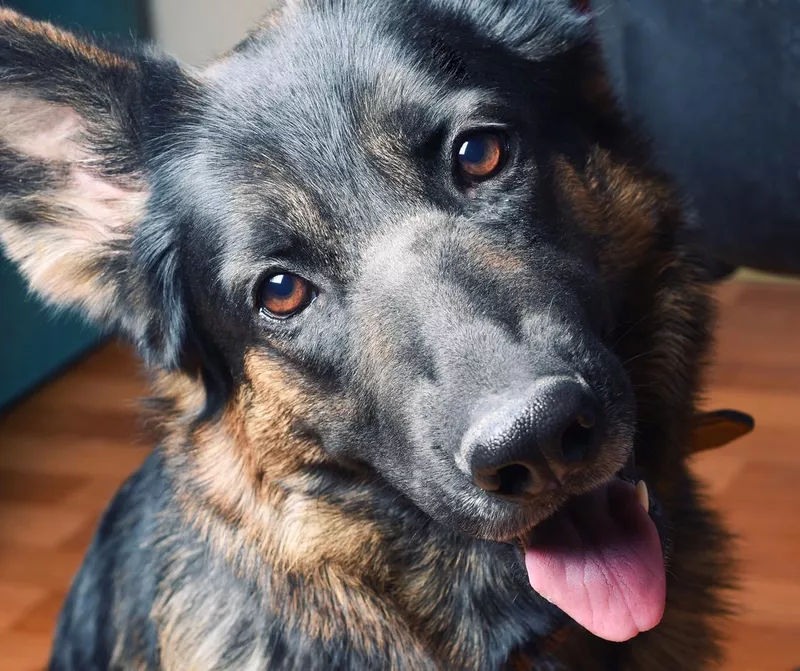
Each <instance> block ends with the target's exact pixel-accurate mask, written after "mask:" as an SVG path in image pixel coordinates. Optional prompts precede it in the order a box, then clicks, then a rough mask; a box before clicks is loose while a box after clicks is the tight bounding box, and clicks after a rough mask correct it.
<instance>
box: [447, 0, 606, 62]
mask: <svg viewBox="0 0 800 671" xmlns="http://www.w3.org/2000/svg"><path fill="white" fill-rule="evenodd" d="M437 2H438V3H440V4H444V5H445V6H447V7H449V8H450V10H451V11H452V10H455V11H456V12H458V13H462V14H463V15H465V16H466V17H467V18H468V19H469V20H470V22H471V23H472V24H473V25H474V26H476V27H477V28H478V29H479V30H480V31H482V32H484V33H486V34H487V36H488V37H489V38H490V39H492V40H495V41H497V42H499V43H501V44H503V45H505V46H506V47H507V48H509V49H510V50H511V51H513V52H515V53H517V54H519V55H520V56H522V57H524V58H527V59H531V60H539V59H540V58H542V57H550V56H553V55H554V54H556V53H559V52H561V51H564V50H567V49H569V48H571V47H573V46H575V45H576V44H580V43H583V42H584V41H585V40H586V39H587V38H588V36H589V30H588V28H589V25H590V20H589V17H588V16H587V15H586V14H587V12H586V6H585V3H583V2H580V0H481V1H480V2H476V1H475V0H437Z"/></svg>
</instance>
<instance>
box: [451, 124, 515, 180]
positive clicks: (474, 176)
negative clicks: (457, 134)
mask: <svg viewBox="0 0 800 671" xmlns="http://www.w3.org/2000/svg"><path fill="white" fill-rule="evenodd" d="M456 146H457V148H458V152H457V156H456V163H457V167H458V171H459V173H460V174H461V176H462V177H463V178H465V179H467V180H469V181H471V182H482V181H484V180H486V179H489V178H490V177H494V176H495V175H496V174H497V173H498V172H500V170H502V169H503V165H504V164H505V160H506V153H507V149H506V139H505V137H504V136H503V135H502V134H500V133H497V132H495V131H478V132H476V133H472V134H470V135H466V136H464V137H462V138H461V139H460V140H459V144H457V145H456Z"/></svg>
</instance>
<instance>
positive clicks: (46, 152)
mask: <svg viewBox="0 0 800 671" xmlns="http://www.w3.org/2000/svg"><path fill="white" fill-rule="evenodd" d="M0 153H1V155H0V237H1V238H2V241H3V243H4V246H5V249H6V250H7V252H8V254H9V255H10V256H11V257H12V258H13V259H15V260H16V261H17V262H18V264H19V266H20V268H21V269H22V271H23V273H24V274H25V275H26V276H27V277H28V279H29V281H30V283H31V286H32V287H33V289H34V290H35V291H37V292H39V293H40V294H42V295H44V296H46V297H47V298H49V299H50V300H51V301H53V302H55V303H57V304H78V305H81V306H82V307H83V308H84V309H85V310H86V311H87V312H88V313H89V314H90V315H91V316H92V317H94V318H95V319H97V320H99V321H100V322H101V323H104V324H106V325H109V326H112V327H114V328H117V329H118V330H120V331H122V332H123V333H125V334H127V335H128V336H129V337H131V338H132V339H133V340H134V341H135V342H136V344H137V345H138V347H139V349H140V351H141V352H142V354H143V355H144V357H145V358H146V360H147V361H148V362H150V363H151V364H152V365H154V366H158V367H161V368H164V369H168V370H183V371H185V372H187V373H191V374H198V375H199V376H201V377H202V379H203V380H204V382H205V389H206V394H207V399H206V407H205V415H204V418H205V420H206V421H207V422H212V423H213V422H214V421H217V420H216V419H215V418H218V417H219V416H220V415H221V414H222V413H220V412H219V411H220V410H221V409H223V408H229V407H232V406H233V405H235V406H236V408H237V409H238V410H237V412H239V413H240V415H241V416H242V417H244V419H243V420H242V421H243V422H244V423H245V424H247V427H249V428H245V429H243V430H242V432H241V435H242V436H247V437H248V440H250V446H251V447H250V448H248V449H250V450H251V453H249V454H248V455H247V456H246V457H245V458H243V461H244V462H246V463H247V464H249V465H250V466H252V471H253V472H254V473H256V474H257V475H256V476H254V478H256V479H257V480H258V481H259V482H260V481H261V480H263V479H264V478H265V477H266V479H269V478H270V477H272V476H275V477H278V476H277V475H275V474H279V476H280V477H281V478H289V475H288V473H289V472H290V471H291V472H298V473H299V472H302V471H304V469H305V471H306V473H305V475H308V474H309V473H311V474H312V475H313V473H314V472H316V470H315V469H318V467H319V465H320V464H335V465H336V466H335V468H336V469H340V470H339V471H337V472H338V473H340V477H342V478H346V477H347V476H346V475H342V474H344V473H348V472H350V471H351V470H352V472H354V473H355V472H358V473H368V474H370V475H369V477H371V478H376V479H377V480H378V481H379V482H381V483H385V484H386V486H388V487H390V488H392V489H393V490H394V491H396V492H397V493H398V494H400V495H401V496H402V497H404V498H405V499H407V500H410V501H411V502H413V504H415V505H416V506H417V507H418V508H419V509H421V510H422V511H424V513H426V514H427V515H429V516H430V517H431V518H433V519H435V520H436V521H437V522H439V523H441V524H442V525H445V526H447V527H449V528H452V529H455V530H457V531H459V532H461V533H465V534H468V535H472V536H476V537H479V538H483V539H490V540H502V541H512V542H517V540H520V541H521V542H522V545H523V551H524V554H525V558H526V562H527V564H528V569H529V572H530V577H531V581H532V583H533V586H534V588H535V589H537V590H538V591H539V592H541V593H542V594H544V595H545V596H546V597H548V598H549V599H551V600H552V601H554V602H555V603H557V604H558V605H559V606H561V607H562V608H563V609H564V610H566V611H567V612H568V613H569V614H570V615H572V616H573V617H574V618H575V619H577V620H578V621H580V622H581V623H582V624H585V625H586V626H588V627H589V628H591V629H592V630H593V631H595V632H596V633H598V634H600V635H602V636H605V637H607V638H612V639H613V638H616V639H620V638H627V637H629V636H630V635H633V634H634V633H636V632H637V631H639V630H642V629H646V628H649V627H650V626H652V625H653V624H654V623H655V622H656V621H657V620H658V618H659V617H660V613H661V609H663V581H664V578H663V576H664V570H663V564H660V562H661V546H660V543H659V540H658V533H657V532H656V531H655V527H654V526H653V523H652V521H651V519H650V518H649V517H648V516H647V515H646V514H645V513H644V508H643V507H642V506H640V505H639V504H638V503H637V496H636V490H635V488H634V486H633V484H629V483H626V482H625V481H624V479H620V478H619V477H617V476H618V475H619V474H620V473H623V474H624V473H625V471H624V467H625V466H626V464H628V465H629V466H630V461H631V456H632V453H633V450H634V445H635V446H636V460H637V463H638V468H639V469H640V472H642V473H644V474H645V475H646V476H647V477H648V478H649V479H650V481H651V482H650V484H651V489H654V490H655V492H656V494H657V495H660V496H661V497H662V498H663V497H668V496H669V486H670V485H669V483H670V478H671V477H673V476H674V475H675V469H676V468H677V466H676V465H677V464H678V463H679V455H677V454H675V453H674V448H675V446H676V445H677V444H679V443H680V442H681V441H683V440H684V439H685V438H686V436H685V433H684V432H685V429H686V426H687V422H688V418H689V414H690V412H691V409H692V395H693V393H694V389H695V387H696V384H697V381H696V376H697V369H698V361H699V359H700V358H701V357H702V355H703V353H704V349H705V346H706V321H707V318H708V305H707V301H706V297H705V291H704V289H702V287H701V286H700V285H701V282H700V280H699V277H700V276H699V271H698V270H697V269H696V265H695V264H694V263H693V262H692V261H691V259H690V258H689V255H688V253H687V252H686V250H685V249H684V248H683V246H682V242H681V236H682V234H683V226H682V223H681V221H682V220H681V217H680V212H679V209H678V208H677V207H676V206H675V204H674V202H673V200H672V198H671V196H670V194H669V192H668V190H667V189H665V188H664V186H663V185H662V183H661V181H660V179H659V178H658V177H657V176H654V175H652V174H651V173H650V172H648V170H647V168H646V166H645V164H644V161H643V158H642V155H641V154H640V152H639V149H638V148H637V147H636V146H635V144H634V143H633V141H632V140H631V137H630V136H629V134H628V132H627V130H626V129H625V127H624V125H623V124H621V123H620V121H619V119H618V117H617V115H616V112H615V109H614V105H613V103H612V101H611V99H610V97H609V96H608V94H607V92H606V89H605V87H604V80H603V78H602V73H601V71H600V69H599V62H598V58H597V54H596V50H595V49H594V48H593V47H592V45H591V44H590V40H589V24H588V22H587V18H586V17H585V16H584V15H582V14H581V13H580V12H578V11H576V10H575V9H573V8H571V7H570V6H569V5H568V3H567V2H562V1H560V0H553V1H547V2H545V1H544V0H541V1H537V2H530V1H527V0H516V1H511V2H508V1H503V2H500V1H499V0H486V1H485V2H467V1H460V0H436V1H431V2H426V3H418V2H408V1H405V0H391V1H387V0H380V1H377V0H375V1H369V0H361V1H358V2H337V1H333V0H331V1H323V0H307V1H302V0H297V1H294V2H289V3H288V4H287V5H286V6H285V7H284V8H283V9H282V10H281V11H279V12H278V13H277V14H275V15H274V16H273V17H272V19H271V20H270V21H269V22H268V24H267V25H265V26H264V27H263V28H262V29H260V30H259V31H257V32H255V33H254V34H253V35H252V36H251V37H250V38H248V39H247V40H246V41H245V42H243V43H242V44H241V45H240V46H239V47H238V48H237V49H235V50H234V51H233V52H231V53H230V54H228V55H226V56H225V57H224V58H222V59H221V60H220V61H218V62H217V63H215V64H214V65H213V66H211V67H210V68H208V69H207V70H204V71H199V72H196V73H187V72H186V71H184V70H182V69H180V68H179V67H178V66H177V65H176V64H174V63H173V62H171V61H168V60H166V59H164V58H162V57H160V56H156V55H154V54H152V53H150V52H136V53H131V54H126V53H120V54H117V53H110V52H107V51H101V50H99V49H98V48H96V47H93V46H88V45H86V44H84V43H83V42H80V41H78V40H76V39H74V38H71V37H69V36H66V35H64V34H63V33H60V32H58V31H55V30H54V29H52V28H49V27H46V26H43V25H41V24H35V23H32V22H28V21H26V20H24V19H22V18H21V17H19V16H18V15H16V14H14V13H12V12H9V11H8V10H2V11H1V12H0ZM254 426H257V427H260V428H257V429H254V428H253V427H254ZM276 427H279V428H280V430H278V429H277V428H276ZM282 432H284V433H282ZM289 434H291V436H292V440H288V439H287V440H286V441H285V442H281V441H282V440H283V439H282V438H281V436H288V435H289ZM301 444H302V445H303V446H304V447H303V450H304V451H305V452H304V453H303V454H302V455H301V454H298V453H296V452H292V450H294V449H295V448H293V447H292V446H293V445H294V446H296V445H301ZM297 449H299V448H297ZM309 477H311V476H309ZM287 481H288V480H287ZM320 486H322V485H320ZM326 486H332V485H330V484H328V485H326ZM639 489H640V491H639V497H638V500H639V501H643V499H642V496H641V495H642V488H641V487H640V488H639ZM555 511H559V512H557V513H556V514H555V515H554V512H555ZM547 518H549V520H548V522H547V523H546V524H542V525H540V524H539V523H540V522H542V521H543V520H545V519H547ZM548 526H549V527H550V528H547V527H548ZM531 530H533V532H531ZM591 536H594V538H593V539H592V538H590V537H591ZM592 541H596V543H595V545H597V547H595V548H589V549H587V547H588V545H591V542H592ZM580 543H583V544H584V547H582V548H580V547H578V546H579V545H580ZM626 566H627V567H628V568H626ZM578 570H581V571H583V572H584V573H583V575H584V577H585V580H582V579H579V578H580V576H579V575H577V574H574V572H575V571H578ZM593 571H594V573H592V572H593ZM559 576H560V577H559ZM586 576H588V577H586ZM615 579H620V580H628V581H629V582H630V584H629V585H627V586H622V587H617V588H612V587H609V586H608V583H609V581H613V580H615ZM587 580H588V581H589V582H588V583H587V582H586V581H587ZM576 581H577V583H580V584H581V585H586V584H589V583H591V584H592V585H595V587H596V589H595V587H591V588H589V589H588V591H587V592H586V593H585V594H583V596H581V595H580V594H576V593H575V591H576V589H577V588H576V584H577V583H576ZM601 583H602V584H601ZM602 585H605V587H603V586H602ZM593 590H594V591H593ZM648 595H649V596H648ZM653 595H655V596H653ZM581 599H583V601H581ZM625 599H627V600H628V602H627V603H626V602H625ZM603 600H605V601H606V602H607V603H606V604H605V606H603V605H602V604H600V603H598V601H603ZM631 600H633V601H637V600H638V601H640V602H644V603H645V605H644V606H643V607H637V606H636V604H632V603H629V602H630V601H631ZM659 604H660V605H659ZM639 605H641V604H639ZM623 611H625V612H623Z"/></svg>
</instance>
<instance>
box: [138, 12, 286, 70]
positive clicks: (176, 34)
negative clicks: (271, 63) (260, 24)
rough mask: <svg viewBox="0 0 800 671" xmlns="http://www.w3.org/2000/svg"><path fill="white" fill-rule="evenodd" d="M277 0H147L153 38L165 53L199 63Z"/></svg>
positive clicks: (235, 38)
mask: <svg viewBox="0 0 800 671" xmlns="http://www.w3.org/2000/svg"><path fill="white" fill-rule="evenodd" d="M276 4H277V0H150V7H151V17H152V28H153V33H154V35H153V36H154V38H155V39H156V41H157V42H158V43H159V44H160V45H161V47H162V48H163V49H165V50H166V51H167V52H168V53H171V54H172V55H174V56H177V57H178V58H179V59H181V60H182V61H184V62H186V63H190V64H192V65H199V64H201V63H204V62H206V61H208V60H209V59H211V58H213V57H214V56H215V55H216V54H219V53H221V52H223V51H225V50H226V49H229V48H230V47H232V46H233V45H235V44H236V43H237V42H238V41H239V40H241V39H242V38H243V37H244V35H245V33H246V32H247V31H248V29H249V28H251V27H252V26H253V25H254V24H255V23H256V22H257V21H258V20H259V19H260V18H261V17H263V16H264V15H265V14H266V13H267V12H269V11H270V9H272V8H273V7H274V6H275V5H276Z"/></svg>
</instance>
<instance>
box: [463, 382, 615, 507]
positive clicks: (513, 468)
mask: <svg viewBox="0 0 800 671" xmlns="http://www.w3.org/2000/svg"><path fill="white" fill-rule="evenodd" d="M602 424H603V422H602V417H601V415H600V408H599V405H598V403H597V400H596V398H595V396H594V394H593V393H592V391H591V389H589V387H588V386H587V385H586V384H584V383H583V382H581V381H579V380H578V379H575V378H571V377H549V378H543V379H541V380H539V381H538V382H537V383H536V384H535V385H534V386H533V387H532V388H530V389H528V390H527V392H526V393H524V394H522V395H518V396H515V397H513V398H512V397H509V396H503V397H495V398H493V399H492V400H491V401H488V402H487V403H486V404H485V405H484V406H483V407H482V408H480V409H479V410H478V411H477V413H476V417H475V421H474V423H473V425H472V427H471V428H470V429H469V430H468V431H467V434H466V436H465V437H464V441H463V443H462V455H463V461H464V464H465V465H466V467H467V468H468V470H469V474H470V475H471V477H472V479H473V481H474V482H475V484H476V485H477V486H478V487H480V488H481V489H484V490H486V491H489V492H494V493H495V494H497V495H498V496H502V497H504V498H508V499H516V500H519V499H523V500H524V499H529V498H532V497H535V496H537V495H538V494H541V493H542V492H543V491H545V490H547V489H550V488H555V487H558V486H559V484H560V483H562V482H563V481H564V479H565V478H566V477H567V476H569V475H570V474H572V473H576V472H578V471H580V470H582V469H583V468H585V467H586V466H587V465H588V464H589V463H591V461H592V459H593V457H594V456H595V454H596V453H597V450H598V447H599V443H600V441H601V440H602Z"/></svg>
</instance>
